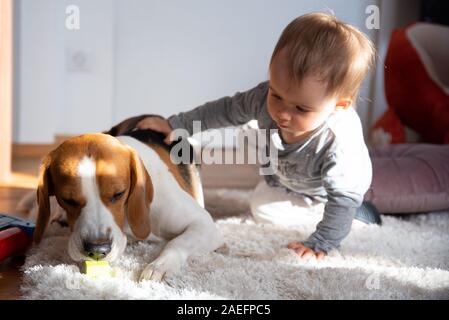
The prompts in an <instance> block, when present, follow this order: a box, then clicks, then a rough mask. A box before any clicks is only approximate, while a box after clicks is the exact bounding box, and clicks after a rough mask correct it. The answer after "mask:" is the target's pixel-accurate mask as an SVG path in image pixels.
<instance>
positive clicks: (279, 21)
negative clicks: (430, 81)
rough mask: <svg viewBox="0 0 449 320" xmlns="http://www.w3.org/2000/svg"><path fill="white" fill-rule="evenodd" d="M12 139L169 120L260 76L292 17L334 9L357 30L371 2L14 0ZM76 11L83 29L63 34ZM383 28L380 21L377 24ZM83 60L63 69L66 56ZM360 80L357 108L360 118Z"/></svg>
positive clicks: (366, 96)
mask: <svg viewBox="0 0 449 320" xmlns="http://www.w3.org/2000/svg"><path fill="white" fill-rule="evenodd" d="M16 4H17V7H18V11H19V12H18V15H19V19H18V20H17V24H18V25H16V26H17V27H18V29H19V37H20V39H19V41H18V55H17V58H18V60H19V61H18V62H16V65H17V66H18V67H17V71H18V76H17V78H16V85H17V86H18V91H17V95H16V103H15V117H16V119H15V123H16V124H18V126H16V128H15V131H14V140H15V142H20V143H48V142H52V141H53V137H54V135H55V134H80V133H85V132H94V131H101V130H104V129H107V128H108V127H110V126H111V125H112V124H114V123H116V122H118V121H120V120H122V119H124V118H126V117H129V116H134V115H137V114H141V113H158V114H161V115H163V116H168V115H171V114H173V113H177V112H180V111H185V110H188V109H190V108H193V107H195V106H197V105H199V104H202V103H204V102H206V101H209V100H213V99H217V98H220V97H222V96H225V95H231V94H233V93H235V92H236V91H238V90H246V89H249V88H251V87H252V86H254V85H256V84H257V83H259V82H260V81H264V80H266V79H267V67H268V61H269V58H270V55H271V52H272V50H273V48H274V45H275V44H276V41H277V39H278V37H279V35H280V33H281V31H282V29H283V28H284V27H285V26H286V25H287V24H288V23H289V22H290V21H291V20H292V19H293V18H295V17H296V16H299V15H301V14H304V13H307V12H311V11H327V12H329V11H330V10H333V11H334V12H335V14H336V16H337V17H338V18H340V19H341V20H344V21H346V22H349V23H351V24H354V25H356V26H357V27H359V28H360V29H361V30H362V31H364V32H366V33H367V34H368V35H369V36H370V37H371V38H372V39H373V40H374V39H375V38H376V34H375V33H376V31H375V30H367V29H366V27H365V19H366V17H367V15H366V14H365V9H366V7H367V5H369V4H377V0H351V1H350V0H334V1H330V0H329V1H320V2H318V1H317V2H315V1H313V2H312V1H306V0H283V1H274V0H263V1H261V0H245V1H237V0H230V1H210V0H190V1H181V0H172V1H156V0H152V1H145V0H133V1H125V0H96V1H89V0H72V1H68V0H63V1H59V0H19V1H17V2H16ZM68 4H75V5H78V6H79V8H80V13H81V21H80V22H81V25H80V26H81V28H80V30H77V31H71V30H67V29H66V28H65V23H64V21H65V7H66V5H68ZM381 21H382V17H381ZM76 52H78V53H79V52H80V53H81V54H84V55H85V57H86V59H87V60H86V63H85V66H84V67H83V68H81V69H83V70H81V71H79V70H78V71H77V70H75V71H73V70H72V69H73V68H72V69H71V68H70V63H71V59H72V57H73V53H76ZM370 80H371V79H370V78H368V79H367V80H366V81H365V83H364V85H363V90H362V92H361V97H362V101H361V102H360V103H359V106H358V111H359V114H360V116H361V118H362V121H363V122H364V123H366V122H367V121H368V114H369V112H368V107H369V105H370V100H371V99H372V97H371V92H372V91H371V90H372V89H373V87H372V86H371V82H370Z"/></svg>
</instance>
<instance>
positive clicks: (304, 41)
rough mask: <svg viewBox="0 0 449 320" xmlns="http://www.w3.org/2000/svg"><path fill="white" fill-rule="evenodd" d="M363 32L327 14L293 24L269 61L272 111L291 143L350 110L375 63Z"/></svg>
mask: <svg viewBox="0 0 449 320" xmlns="http://www.w3.org/2000/svg"><path fill="white" fill-rule="evenodd" d="M374 52H375V50H374V47H373V45H372V43H371V41H370V40H369V38H368V37H367V36H366V35H364V34H363V33H362V32H360V31H359V30H357V29H356V28H354V27H353V26H350V25H348V24H345V23H343V22H340V21H338V20H337V19H336V18H335V17H333V16H331V15H327V14H323V13H311V14H307V15H304V16H301V17H299V18H296V19H295V20H293V21H292V22H291V23H290V24H289V25H288V26H287V27H286V28H285V29H284V31H283V32H282V35H281V37H280V39H279V41H278V43H277V44H276V47H275V49H274V52H273V55H272V57H271V62H270V89H269V92H268V100H267V105H268V112H269V114H270V116H271V117H272V118H273V120H274V121H275V122H276V123H277V124H278V126H279V128H280V129H281V132H282V136H283V138H284V140H286V141H287V142H294V141H296V140H297V139H299V138H301V137H303V136H304V135H306V134H307V133H309V132H311V131H313V130H315V129H316V128H318V127H319V126H320V125H321V124H323V123H324V121H326V119H327V118H328V117H329V116H330V115H331V114H332V113H333V112H334V111H336V110H339V109H343V108H348V107H350V106H351V105H352V102H353V101H354V100H355V99H356V97H357V93H358V91H359V88H360V85H361V83H362V81H363V79H364V78H365V76H366V74H367V72H368V70H369V68H370V66H371V64H372V63H373V60H374Z"/></svg>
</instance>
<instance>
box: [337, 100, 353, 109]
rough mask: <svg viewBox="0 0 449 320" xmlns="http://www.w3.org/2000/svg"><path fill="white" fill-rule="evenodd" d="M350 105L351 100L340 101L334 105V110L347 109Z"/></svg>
mask: <svg viewBox="0 0 449 320" xmlns="http://www.w3.org/2000/svg"><path fill="white" fill-rule="evenodd" d="M351 105H352V99H341V100H339V101H337V103H336V104H335V109H336V110H338V109H348V108H349V107H350V106H351Z"/></svg>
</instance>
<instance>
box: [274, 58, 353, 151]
mask: <svg viewBox="0 0 449 320" xmlns="http://www.w3.org/2000/svg"><path fill="white" fill-rule="evenodd" d="M288 71H289V69H288V67H287V65H286V63H285V57H284V53H283V52H282V51H281V52H280V53H279V54H278V55H277V56H276V58H275V59H274V61H273V63H272V65H271V68H270V88H269V91H268V98H267V108H268V113H269V114H270V116H271V118H272V119H273V120H274V122H276V124H277V125H278V127H279V129H280V131H281V134H282V138H283V139H284V140H285V142H287V143H293V142H296V141H298V140H300V139H301V138H302V137H304V136H306V135H307V133H309V132H311V131H313V130H315V129H316V128H318V127H319V126H320V125H321V124H323V123H324V121H326V119H327V118H328V117H329V116H330V115H331V114H332V113H333V112H335V111H336V110H338V106H339V105H341V103H342V102H341V101H338V99H337V98H335V97H329V96H327V95H326V92H325V89H326V88H325V84H324V83H323V82H321V81H320V80H319V79H318V78H316V77H307V78H305V79H303V81H302V82H301V84H300V85H299V84H298V83H296V82H295V81H294V80H292V79H291V77H290V76H289V72H288ZM349 104H350V102H349ZM346 106H347V104H346Z"/></svg>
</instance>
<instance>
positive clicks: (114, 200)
mask: <svg viewBox="0 0 449 320" xmlns="http://www.w3.org/2000/svg"><path fill="white" fill-rule="evenodd" d="M124 194H125V191H124V190H123V191H121V192H117V193H116V194H114V195H113V196H112V198H111V202H112V203H114V202H116V201H117V200H119V199H120V198H121V197H122V196H123V195H124Z"/></svg>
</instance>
